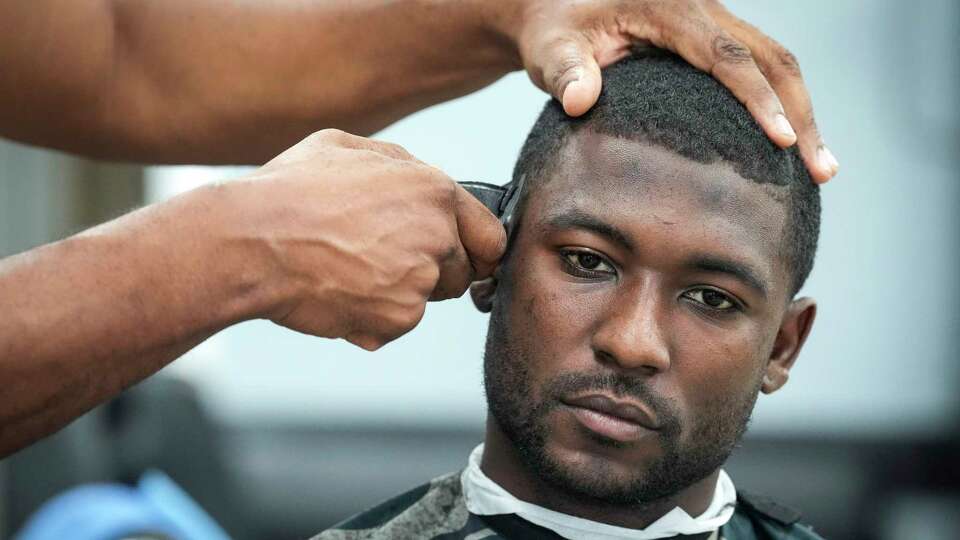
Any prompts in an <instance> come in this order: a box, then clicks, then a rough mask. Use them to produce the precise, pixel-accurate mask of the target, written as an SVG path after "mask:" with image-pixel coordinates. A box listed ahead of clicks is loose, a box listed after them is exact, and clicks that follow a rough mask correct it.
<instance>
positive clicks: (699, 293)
mask: <svg viewBox="0 0 960 540" xmlns="http://www.w3.org/2000/svg"><path fill="white" fill-rule="evenodd" d="M705 294H708V295H713V294H716V295H719V296H720V297H722V299H723V301H722V302H721V303H720V304H718V305H713V304H711V303H709V302H707V301H706V299H705V298H704V295H705ZM686 296H687V297H688V298H690V299H691V300H693V301H694V302H698V303H700V304H703V305H705V306H707V307H709V308H710V309H717V310H727V309H732V308H734V307H736V306H735V305H734V303H733V302H731V301H730V299H729V298H727V295H725V294H723V293H721V292H719V291H715V290H713V289H693V290H692V291H688V292H687V294H686Z"/></svg>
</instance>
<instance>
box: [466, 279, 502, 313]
mask: <svg viewBox="0 0 960 540" xmlns="http://www.w3.org/2000/svg"><path fill="white" fill-rule="evenodd" d="M497 284H498V282H497V278H496V273H494V275H493V276H491V277H488V278H487V279H482V280H480V281H474V282H473V283H471V284H470V298H472V299H473V305H475V306H477V309H478V310H480V312H481V313H490V310H491V309H493V298H494V296H496V294H497Z"/></svg>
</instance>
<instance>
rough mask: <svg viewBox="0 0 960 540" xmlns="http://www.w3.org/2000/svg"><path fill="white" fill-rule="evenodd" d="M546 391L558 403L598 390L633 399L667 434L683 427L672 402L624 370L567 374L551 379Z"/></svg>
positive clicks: (553, 401) (548, 396) (547, 395)
mask: <svg viewBox="0 0 960 540" xmlns="http://www.w3.org/2000/svg"><path fill="white" fill-rule="evenodd" d="M544 390H545V392H544V393H545V395H546V397H547V398H549V401H550V402H551V403H558V402H559V401H560V400H561V399H562V398H564V397H571V396H575V395H580V394H585V393H587V392H598V391H602V392H606V393H610V394H613V395H615V396H619V397H628V398H632V399H633V400H635V401H638V402H640V403H642V404H644V405H645V406H647V407H649V408H650V410H651V411H652V412H653V413H654V414H655V415H656V416H657V419H658V420H659V422H660V424H661V430H662V431H663V432H664V434H672V433H678V432H679V431H680V428H681V421H680V415H679V413H677V411H676V408H675V407H674V405H673V403H672V402H671V401H670V400H669V399H667V398H665V397H663V396H660V395H658V394H656V393H655V392H654V391H653V390H651V389H650V385H649V384H647V383H646V381H645V380H644V379H642V378H638V377H630V376H627V375H624V374H622V373H564V374H562V375H558V376H557V377H555V378H553V379H552V380H550V381H549V382H548V383H547V385H546V387H545V389H544Z"/></svg>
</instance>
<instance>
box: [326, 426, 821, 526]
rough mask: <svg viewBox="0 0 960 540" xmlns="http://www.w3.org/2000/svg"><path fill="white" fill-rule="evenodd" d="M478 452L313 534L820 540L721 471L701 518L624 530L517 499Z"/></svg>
mask: <svg viewBox="0 0 960 540" xmlns="http://www.w3.org/2000/svg"><path fill="white" fill-rule="evenodd" d="M482 454H483V445H480V446H479V447H477V448H476V449H475V450H474V451H473V452H472V453H471V455H470V460H469V462H468V464H467V468H466V469H464V470H463V471H461V472H459V473H452V474H447V475H444V476H441V477H439V478H436V479H434V480H433V481H431V482H429V483H427V484H424V485H422V486H419V487H416V488H414V489H412V490H410V491H408V492H406V493H403V494H402V495H398V496H397V497H394V498H393V499H390V500H388V501H386V502H384V503H381V504H380V505H378V506H376V507H374V508H372V509H370V510H367V511H365V512H363V513H361V514H358V515H356V516H354V517H352V518H349V519H347V520H346V521H344V522H342V523H340V524H338V525H335V526H334V527H333V528H331V529H329V530H327V531H325V532H322V533H320V534H319V535H317V536H315V537H314V538H313V540H389V539H408V538H410V539H420V538H423V539H435V540H527V539H529V540H562V539H568V540H661V539H664V540H667V539H669V540H754V539H756V540H788V539H789V540H823V539H822V538H821V537H820V536H818V535H817V534H815V533H814V532H813V530H812V529H811V528H809V527H807V526H805V525H801V524H800V523H799V522H798V520H799V519H800V514H799V513H798V512H796V511H794V510H792V509H789V508H787V507H784V506H781V505H779V504H777V503H775V502H773V501H771V500H769V499H767V498H765V497H761V496H756V495H750V494H746V493H743V492H742V491H737V490H735V489H734V488H733V482H732V481H731V480H730V478H729V477H728V476H727V475H726V473H724V472H722V471H721V474H720V479H719V481H718V482H717V489H716V491H715V493H714V498H713V501H712V502H711V504H710V506H709V507H708V508H707V510H706V511H704V513H703V514H701V515H700V516H697V517H696V518H693V517H691V516H690V515H688V514H687V513H686V512H684V511H683V510H682V509H680V508H675V509H674V510H672V511H670V512H668V513H667V514H665V515H664V516H663V517H661V518H660V519H658V520H657V521H656V522H654V523H652V524H651V525H650V526H649V527H647V528H646V529H642V530H641V529H626V528H623V527H615V526H613V525H608V524H605V523H598V522H595V521H590V520H586V519H582V518H578V517H574V516H570V515H567V514H562V513H559V512H554V511H552V510H548V509H546V508H543V507H540V506H537V505H534V504H530V503H527V502H524V501H520V500H519V499H517V498H515V497H513V496H512V495H510V493H508V492H507V491H506V490H505V489H503V488H502V487H500V486H499V485H498V484H496V483H495V482H494V481H493V480H491V479H490V478H488V477H487V476H486V475H485V474H483V471H481V470H480V457H481V456H482Z"/></svg>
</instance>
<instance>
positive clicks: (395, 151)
mask: <svg viewBox="0 0 960 540" xmlns="http://www.w3.org/2000/svg"><path fill="white" fill-rule="evenodd" d="M380 144H381V145H382V146H381V148H383V150H384V152H386V153H387V154H389V155H390V156H392V157H395V158H399V159H411V158H413V156H412V155H410V152H407V149H406V148H404V147H402V146H400V145H399V144H395V143H392V142H383V141H380Z"/></svg>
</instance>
